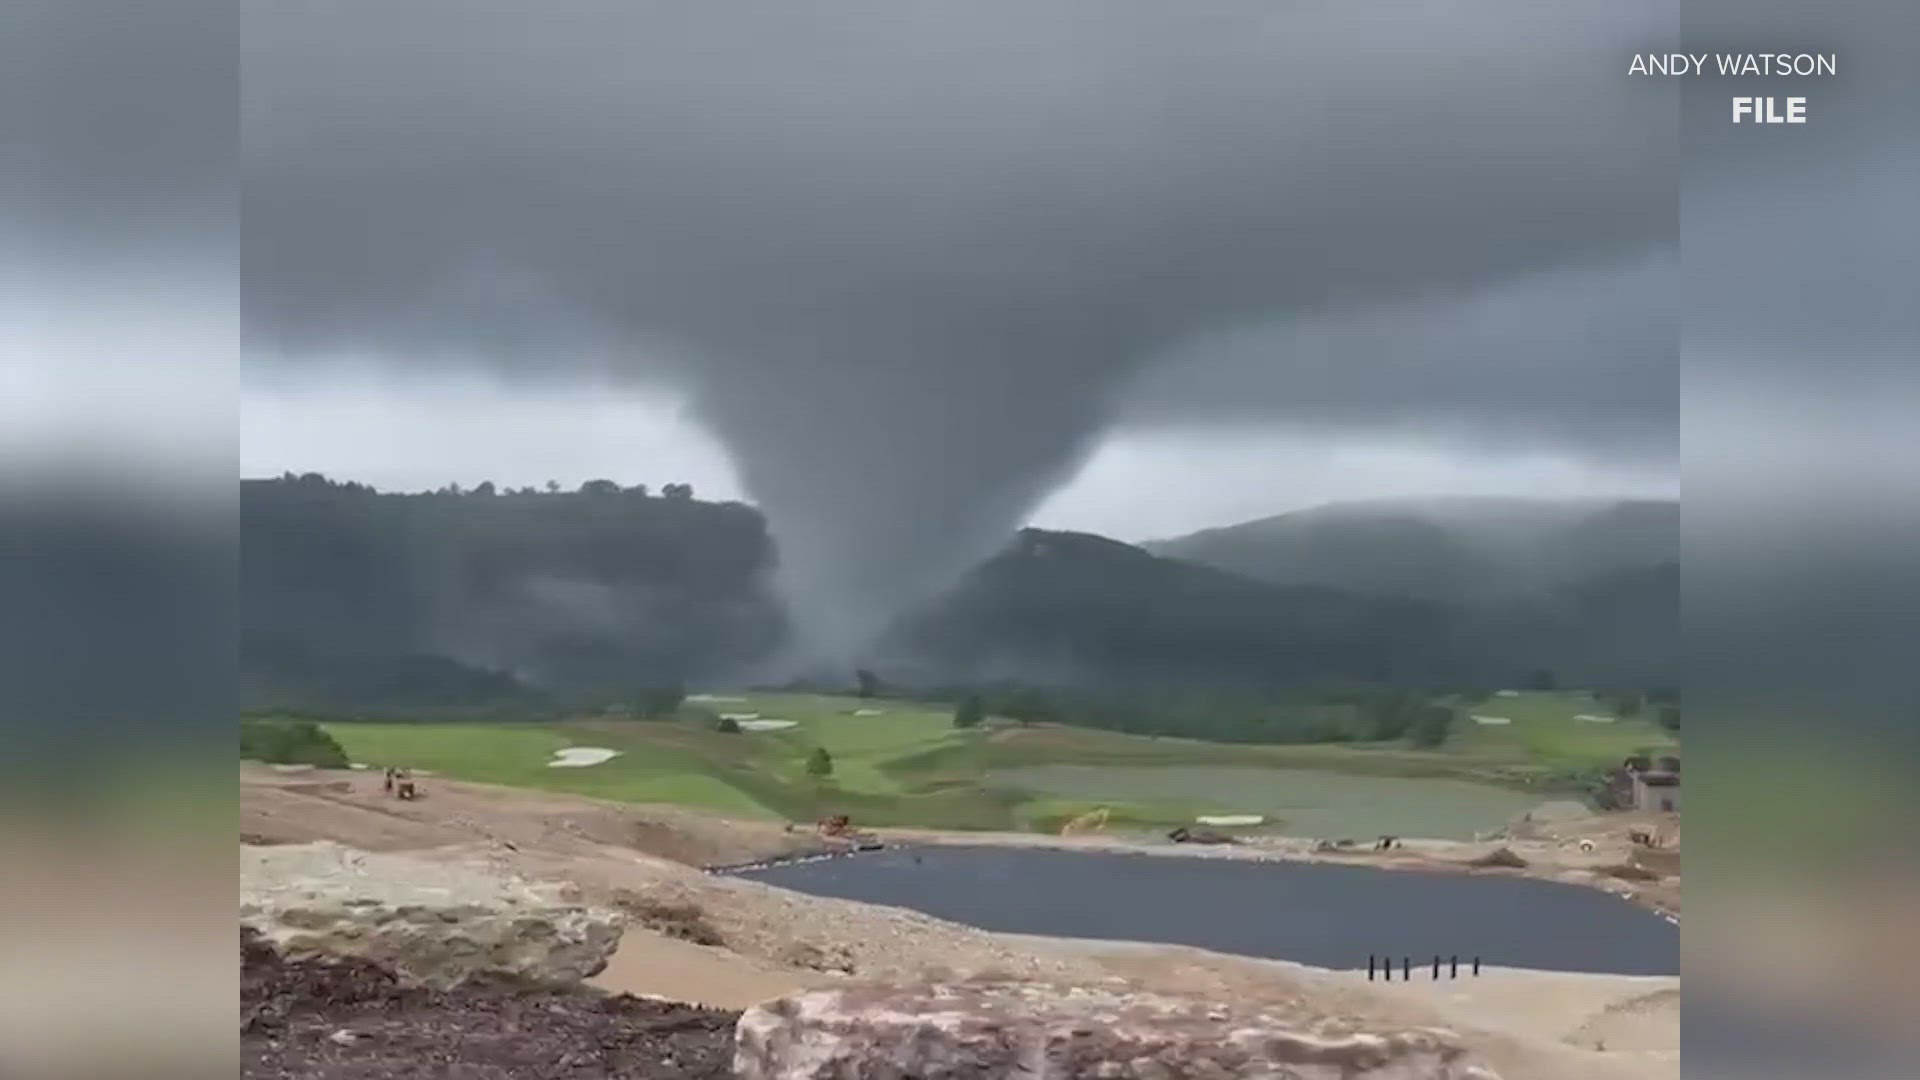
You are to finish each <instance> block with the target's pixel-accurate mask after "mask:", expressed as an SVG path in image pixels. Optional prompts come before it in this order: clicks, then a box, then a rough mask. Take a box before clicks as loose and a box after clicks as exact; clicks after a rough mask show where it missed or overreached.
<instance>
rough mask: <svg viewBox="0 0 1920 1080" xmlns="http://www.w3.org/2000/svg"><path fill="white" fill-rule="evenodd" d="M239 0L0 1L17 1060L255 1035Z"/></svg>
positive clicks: (0, 659) (196, 1053) (4, 830)
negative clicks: (239, 600)
mask: <svg viewBox="0 0 1920 1080" xmlns="http://www.w3.org/2000/svg"><path fill="white" fill-rule="evenodd" d="M236 18H237V13H236V10H235V7H234V5H233V4H231V3H218V2H212V3H210V2H206V0H187V2H185V3H169V4H164V5H161V4H146V3H140V2H136V0H14V2H11V3H9V4H7V5H5V7H4V9H0V145H4V147H5V151H4V153H0V732H4V738H5V750H4V752H0V773H3V774H4V775H0V863H3V864H4V869H0V1073H4V1074H6V1075H8V1076H29V1077H38V1076H49V1077H67V1076H73V1077H96V1076H99V1077H106V1076H189V1075H212V1074H218V1073H224V1072H226V1071H227V1070H229V1069H231V1068H232V1067H233V1064H234V1060H235V1042H234V1035H233V1019H232V1008H233V1000H234V995H235V992H236V975H235V970H234V968H235V965H234V962H233V930H232V903H233V899H232V889H233V879H232V873H233V870H232V865H233V864H232V848H231V842H232V840H231V838H232V829H233V787H232V783H233V781H232V770H231V759H230V754H231V750H230V746H231V738H232V736H231V732H232V710H233V704H232V683H233V678H232V669H233V662H232V650H233V636H232V621H233V581H234V543H233V540H234V525H233V520H234V510H233V505H234V494H233V474H234V468H235V465H234V426H235V425H234V419H233V417H234V385H235V372H236V369H237V359H238V352H237V341H238V312H237V300H238V284H239V283H238V273H237V267H236V265H235V263H236V260H235V257H234V245H235V230H234V221H235V211H234V199H233V192H234V190H235V188H234V181H235V177H234V167H235V144H236V136H235V128H236V121H235V115H236V113H235V110H236V107H237V104H236V103H237V98H236V90H237V84H236V79H235V71H236V60H235V54H234V40H235V34H236Z"/></svg>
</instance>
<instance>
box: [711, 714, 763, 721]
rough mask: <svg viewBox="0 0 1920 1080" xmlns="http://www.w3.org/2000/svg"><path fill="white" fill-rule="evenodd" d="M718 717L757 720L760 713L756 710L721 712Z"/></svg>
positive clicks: (735, 719)
mask: <svg viewBox="0 0 1920 1080" xmlns="http://www.w3.org/2000/svg"><path fill="white" fill-rule="evenodd" d="M720 719H722V720H733V721H740V720H758V719H760V714H759V713H757V712H723V713H721V714H720Z"/></svg>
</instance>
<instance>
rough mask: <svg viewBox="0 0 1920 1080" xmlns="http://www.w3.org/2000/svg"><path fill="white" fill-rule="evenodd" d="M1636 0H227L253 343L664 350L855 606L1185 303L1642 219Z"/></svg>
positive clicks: (1647, 176) (647, 354) (1456, 288)
mask: <svg viewBox="0 0 1920 1080" xmlns="http://www.w3.org/2000/svg"><path fill="white" fill-rule="evenodd" d="M1669 6H1670V5H1669V4H1668V3H1665V2H1663V0H1628V2H1624V3H1612V4H1607V5H1594V8H1595V10H1593V11H1574V10H1566V9H1558V10H1553V11H1550V12H1543V11H1537V10H1534V9H1532V8H1530V7H1522V6H1515V5H1487V6H1485V7H1468V8H1461V7H1458V6H1452V5H1431V4H1418V3H1407V4H1394V5H1384V6H1383V5H1354V4H1350V3H1343V2H1331V0H1329V2H1323V3H1305V4H1286V5H1275V4H1271V3H1264V2H1262V3H1211V4H1204V5H1176V4H1167V3H1158V2H1156V3H1144V2H1142V3H1113V2H1101V3H1078V4H1061V3H1042V4H1033V3H1019V4H1012V3H971V4H950V3H949V4H919V3H901V2H898V0H890V2H886V3H877V2H876V3H812V4H744V3H726V4H699V5H692V4H681V5H668V4H615V3H586V2H584V0H560V2H552V3H540V4H526V3H520V2H514V3H510V4H509V3H494V2H487V0H482V2H477V3H476V2H474V0H458V2H455V0H407V2H402V3H394V2H393V0H379V2H374V0H338V2H331V3H295V2H292V0H272V2H266V3H259V4H255V5H251V6H250V7H249V8H248V12H249V22H248V26H247V34H246V40H245V59H246V63H247V65H248V66H247V71H246V77H247V88H248V89H247V97H246V107H245V136H246V140H247V147H248V155H249V162H248V173H247V190H246V196H245V209H246V215H247V216H246V221H247V230H246V237H245V245H246V257H247V272H248V280H247V287H248V297H247V300H248V311H249V320H250V325H249V333H250V338H251V346H252V350H253V354H254V355H255V356H256V357H257V358H291V357H299V356H305V355H325V354H328V353H338V352H350V353H359V354H374V355H383V356H387V357H390V358H392V359H395V360H404V359H416V358H439V357H453V358H457V359H461V360H468V361H486V362H492V363H497V364H500V365H503V366H506V367H508V368H511V369H516V370H521V371H527V370H535V371H540V372H542V373H546V374H553V375H565V374H567V371H566V370H563V369H565V368H570V367H571V364H563V363H561V361H563V360H566V361H576V360H577V361H578V362H580V363H585V364H590V365H592V366H593V367H594V368H595V369H596V370H604V369H605V368H606V367H607V366H609V365H611V366H614V367H616V368H617V367H620V366H622V365H625V366H627V367H628V368H630V369H632V370H634V371H640V372H657V373H660V374H663V375H664V376H666V377H669V378H672V379H673V380H675V381H676V382H677V383H679V384H681V385H682V386H683V387H684V388H685V389H686V390H687V391H688V392H689V393H690V394H691V395H692V399H693V401H694V404H695V407H696V408H697V409H698V410H699V412H700V414H701V415H702V416H704V417H705V418H706V420H707V421H708V422H709V423H710V424H711V425H712V426H713V427H714V429H715V431H716V432H717V433H718V434H719V435H720V437H721V438H722V439H723V440H724V441H725V442H726V444H727V446H728V447H729V449H730V452H731V453H732V455H733V456H734V458H735V461H736V464H737V467H738V469H739V471H740V474H741V477H742V479H743V481H744V483H745V484H746V485H747V486H748V487H749V488H750V489H751V490H752V492H753V493H754V496H755V498H756V499H757V500H758V501H759V502H760V503H761V504H762V505H763V506H765V507H766V508H767V509H768V511H769V513H770V515H771V517H772V519H773V521H774V524H775V528H776V529H777V530H778V532H779V535H780V540H781V545H782V552H783V558H784V560H785V561H786V563H787V570H788V579H789V585H790V587H792V588H794V589H796V590H797V591H798V593H799V599H800V600H801V601H802V603H803V604H804V605H805V606H806V608H807V610H808V611H809V612H810V613H811V616H812V618H813V619H814V620H815V621H816V626H818V625H819V622H818V620H820V619H821V618H823V617H824V616H825V613H827V612H829V611H832V612H835V613H837V614H838V615H839V616H843V618H840V619H838V620H837V621H839V622H840V623H842V624H843V625H841V626H840V627H839V628H838V629H831V628H829V629H830V632H831V633H832V635H833V636H835V637H839V638H841V639H843V640H845V641H853V640H857V637H858V635H859V634H860V633H861V632H863V631H864V630H865V628H867V627H870V626H871V625H872V624H873V623H874V622H875V621H876V620H877V619H879V618H881V617H883V616H884V615H885V613H886V611H887V610H888V609H889V608H890V607H892V606H893V605H895V604H897V603H899V602H900V601H901V600H902V599H904V598H906V597H909V596H911V595H912V594H913V593H914V592H916V591H918V590H922V589H925V588H928V587H932V586H935V585H937V584H938V583H940V582H941V581H942V580H944V579H945V578H946V576H947V575H950V574H951V573H953V572H954V571H956V570H957V569H958V568H959V567H961V566H963V565H965V563H966V562H967V561H968V560H970V559H971V558H973V557H975V556H977V554H978V553H979V552H980V551H981V550H982V547H983V546H984V545H987V544H991V543H992V542H994V541H995V540H996V539H997V538H998V537H999V536H1000V535H1002V534H1003V533H1004V531H1005V530H1006V529H1007V528H1008V527H1010V526H1011V525H1013V524H1015V523H1017V521H1018V520H1019V518H1020V516H1021V515H1022V514H1023V513H1024V512H1026V511H1027V510H1029V509H1030V508H1031V507H1032V505H1033V504H1034V502H1035V500H1037V499H1038V498H1040V497H1041V496H1043V495H1044V494H1045V492H1046V491H1047V490H1048V489H1049V488H1050V487H1051V486H1052V485H1054V484H1056V483H1057V482H1058V481H1059V480H1060V479H1061V477H1062V476H1064V475H1065V474H1067V473H1068V472H1069V471H1070V470H1071V469H1072V468H1073V467H1074V466H1075V464H1076V463H1077V462H1078V461H1079V460H1080V458H1081V456H1082V455H1083V454H1084V453H1085V452H1086V450H1087V447H1088V445H1089V443H1090V442H1091V440H1092V439H1093V438H1094V437H1095V436H1096V435H1097V434H1098V433H1099V432H1100V431H1101V430H1102V428H1103V426H1104V425H1105V424H1106V423H1108V422H1109V421H1110V419H1111V418H1112V416H1113V414H1114V408H1115V402H1116V399H1117V398H1118V397H1119V396H1120V395H1121V393H1122V392H1123V391H1124V389H1125V388H1126V387H1127V385H1128V383H1129V380H1130V379H1131V377H1132V376H1133V375H1134V374H1135V373H1136V372H1137V371H1139V370H1140V369H1141V368H1142V367H1143V366H1144V365H1146V364H1148V363H1149V362H1151V361H1153V360H1154V359H1155V358H1156V357H1159V356H1161V355H1163V354H1166V353H1168V352H1169V351H1171V350H1174V349H1175V348H1176V347H1179V346H1183V345H1184V344H1185V343H1188V342H1190V341H1192V340H1193V339H1194V338H1195V337H1196V336H1197V335H1198V336H1204V335H1205V333H1206V332H1208V331H1210V330H1214V329H1217V328H1222V327H1229V326H1233V325H1239V324H1246V323H1253V322H1260V321H1264V320H1271V319H1276V318H1285V317H1293V318H1304V317H1311V316H1314V315H1315V314H1317V313H1320V312H1323V311H1327V310H1335V309H1338V310H1343V311H1344V310H1351V309H1352V308H1354V307H1355V306H1359V305H1368V304H1380V303H1396V304H1404V303H1416V302H1432V299H1433V298H1434V297H1442V296H1456V297H1458V296H1463V295H1466V294H1468V293H1470V292H1471V291H1473V290H1475V289H1477V288H1482V287H1488V286H1493V285H1498V284H1500V283H1502V282H1506V281H1510V280H1513V279H1515V278H1519V277H1524V276H1526V275H1530V274H1538V273H1552V272H1556V271H1558V270H1561V269H1562V268H1566V267H1591V266H1601V265H1608V264H1610V263H1612V262H1615V261H1617V260H1621V259H1634V258H1642V259H1644V258H1646V257H1648V253H1649V252H1652V251H1656V250H1657V249H1659V248H1660V247H1661V246H1662V245H1666V244H1670V243H1671V241H1672V238H1673V236H1672V234H1673V231H1674V179H1673V177H1674V174H1673V169H1672V164H1673V153H1674V110H1673V107H1672V100H1671V97H1670V96H1669V95H1670V93H1671V91H1670V90H1666V89H1663V88H1661V87H1659V86H1657V85H1654V84H1651V83H1629V82H1627V81H1625V80H1623V79H1622V78H1621V76H1620V75H1619V67H1620V64H1619V63H1616V60H1618V59H1619V58H1623V57H1625V56H1626V55H1628V54H1629V53H1631V52H1632V51H1633V50H1634V49H1639V48H1646V47H1649V46H1650V45H1657V44H1658V43H1662V42H1664V41H1666V40H1667V34H1668V31H1669V30H1670V27H1669V25H1668V23H1669V19H1668V16H1667V11H1666V9H1667V8H1668V7H1669ZM1622 62H1623V61H1622ZM1647 299H1649V300H1650V302H1651V304H1652V306H1653V307H1655V308H1658V307H1659V306H1660V303H1659V301H1660V300H1661V297H1659V296H1653V297H1650V298H1647ZM1565 306H1566V307H1567V308H1568V310H1569V311H1570V313H1571V314H1570V316H1569V317H1572V318H1586V317H1588V316H1587V315H1585V314H1583V313H1582V312H1581V311H1580V310H1579V307H1580V304H1579V301H1578V300H1577V299H1575V300H1568V301H1566V304H1565ZM1608 317H1609V318H1613V317H1618V318H1625V319H1629V320H1632V319H1652V320H1658V319H1659V318H1660V316H1659V314H1658V312H1657V311H1636V310H1628V311H1611V310H1609V312H1608ZM1415 336H1417V334H1415V333H1414V332H1413V328H1412V324H1411V323H1409V329H1408V332H1407V333H1405V334H1402V335H1400V336H1398V337H1392V338H1389V339H1387V340H1384V341H1382V342H1381V343H1380V345H1381V346H1382V347H1387V346H1395V345H1398V344H1400V343H1401V342H1403V341H1410V340H1412V338H1413V337H1415ZM1636 345H1637V343H1636ZM1358 359H1359V361H1360V362H1361V363H1362V364H1364V363H1367V362H1370V361H1372V360H1374V359H1379V358H1378V357H1372V356H1368V357H1360V358H1358ZM1385 359H1386V360H1387V361H1388V362H1389V364H1390V363H1391V362H1392V360H1393V358H1392V357H1387V358H1385ZM1509 362H1510V360H1509V359H1502V360H1501V361H1500V363H1509ZM1275 363H1276V364H1278V365H1280V370H1281V372H1282V373H1283V374H1282V376H1277V377H1276V378H1275V379H1274V380H1273V381H1272V386H1273V387H1274V388H1275V389H1276V390H1278V391H1279V392H1278V393H1276V394H1274V396H1273V402H1272V403H1273V405H1274V406H1275V407H1276V409H1277V410H1278V411H1277V412H1276V415H1280V416H1283V417H1284V416H1290V415H1291V416H1298V415H1300V414H1302V413H1305V412H1309V411H1310V410H1307V409H1305V408H1304V407H1303V406H1302V404H1301V403H1303V402H1309V401H1312V400H1313V399H1314V397H1315V394H1314V393H1313V392H1312V389H1311V386H1308V387H1307V388H1306V389H1305V391H1304V392H1302V387H1301V386H1299V385H1296V384H1293V383H1291V382H1290V381H1289V380H1287V379H1286V378H1284V372H1285V370H1286V369H1285V363H1286V358H1284V357H1279V358H1276V361H1275ZM1434 363H1435V364H1436V365H1451V364H1458V365H1463V366H1464V367H1463V370H1462V372H1461V378H1462V379H1464V380H1466V382H1467V383H1469V384H1472V385H1476V386H1484V387H1486V388H1487V390H1488V392H1489V393H1493V394H1495V395H1496V400H1497V395H1498V392H1499V390H1500V387H1501V386H1502V385H1503V384H1502V380H1499V379H1489V378H1484V377H1481V376H1479V375H1476V374H1475V373H1474V372H1473V365H1475V364H1477V363H1479V360H1478V359H1477V358H1476V357H1475V356H1474V355H1472V354H1471V353H1470V352H1469V351H1466V350H1458V351H1456V352H1455V353H1453V354H1450V355H1447V356H1444V357H1436V359H1435V360H1434ZM1323 366H1324V365H1323ZM1316 377H1317V376H1316V375H1315V374H1314V372H1313V371H1312V370H1311V369H1307V370H1303V372H1302V373H1301V375H1300V378H1301V379H1302V380H1308V381H1311V380H1312V379H1314V378H1316ZM1355 377H1356V378H1363V376H1358V375H1356V376H1355ZM1536 381H1537V380H1536ZM1538 389H1539V388H1538V387H1537V386H1534V385H1532V383H1531V382H1530V383H1529V386H1528V391H1527V394H1526V397H1525V406H1526V408H1528V409H1530V410H1536V411H1538V410H1548V411H1552V410H1555V409H1558V410H1560V411H1561V412H1563V413H1569V412H1573V411H1577V410H1578V409H1579V408H1580V407H1581V406H1580V404H1579V403H1577V402H1570V401H1566V400H1564V399H1563V400H1559V401H1555V400H1552V399H1551V397H1550V396H1549V395H1542V394H1540V393H1538ZM1635 393H1637V394H1641V395H1642V396H1644V391H1635ZM1357 400H1358V399H1356V401H1357ZM1245 404H1246V403H1245V400H1244V399H1243V400H1242V402H1241V406H1242V410H1243V411H1244V407H1245ZM1492 407H1493V405H1492V403H1491V402H1490V403H1489V408H1492ZM1342 408H1343V410H1345V412H1347V413H1350V414H1351V416H1350V418H1349V417H1345V416H1341V417H1340V418H1342V419H1343V420H1346V419H1350V420H1351V421H1352V422H1359V423H1366V422H1370V421H1371V420H1372V419H1373V417H1371V416H1369V415H1368V411H1367V410H1366V409H1365V408H1355V407H1351V406H1350V405H1343V406H1342ZM1149 411H1151V410H1149ZM1389 411H1391V410H1389ZM1402 411H1404V410H1402ZM1335 415H1336V416H1339V415H1340V414H1339V413H1338V412H1336V414H1335ZM1538 430H1539V431H1540V432H1542V434H1543V437H1546V438H1548V439H1551V438H1553V435H1552V426H1551V425H1550V424H1542V425H1540V426H1539V428H1538Z"/></svg>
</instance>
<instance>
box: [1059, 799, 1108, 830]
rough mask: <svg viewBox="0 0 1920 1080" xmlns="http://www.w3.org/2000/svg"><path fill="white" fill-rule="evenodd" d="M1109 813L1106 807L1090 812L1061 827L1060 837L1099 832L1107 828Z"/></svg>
mask: <svg viewBox="0 0 1920 1080" xmlns="http://www.w3.org/2000/svg"><path fill="white" fill-rule="evenodd" d="M1107 813H1108V811H1107V808H1106V807H1104V806H1102V807H1099V808H1097V809H1094V810H1089V811H1087V812H1086V813H1084V814H1081V815H1080V816H1079V817H1076V818H1074V819H1073V820H1071V821H1069V822H1067V823H1066V824H1065V825H1062V826H1060V835H1061V836H1076V835H1078V834H1080V833H1090V832H1099V831H1100V830H1101V829H1104V828H1106V827H1107Z"/></svg>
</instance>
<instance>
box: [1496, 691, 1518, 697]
mask: <svg viewBox="0 0 1920 1080" xmlns="http://www.w3.org/2000/svg"><path fill="white" fill-rule="evenodd" d="M1493 696H1494V697H1519V696H1520V691H1518V690H1495V691H1494V692H1493Z"/></svg>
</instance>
